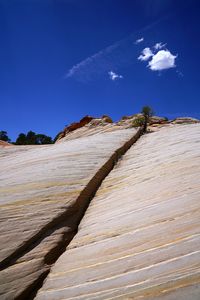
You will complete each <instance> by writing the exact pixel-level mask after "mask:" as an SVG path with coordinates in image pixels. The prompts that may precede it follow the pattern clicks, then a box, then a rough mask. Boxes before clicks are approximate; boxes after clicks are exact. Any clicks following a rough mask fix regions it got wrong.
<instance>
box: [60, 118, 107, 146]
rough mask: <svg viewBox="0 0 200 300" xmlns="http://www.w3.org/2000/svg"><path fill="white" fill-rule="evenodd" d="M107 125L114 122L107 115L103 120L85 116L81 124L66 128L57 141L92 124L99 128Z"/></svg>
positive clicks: (76, 123) (73, 124)
mask: <svg viewBox="0 0 200 300" xmlns="http://www.w3.org/2000/svg"><path fill="white" fill-rule="evenodd" d="M107 123H113V121H112V119H111V118H110V117H108V116H106V115H103V116H102V117H101V118H94V117H90V116H85V117H83V118H82V119H81V120H80V121H79V122H75V123H72V124H70V125H69V126H67V127H65V129H64V130H63V131H62V132H61V133H60V134H59V136H58V139H57V141H59V140H60V139H62V138H64V137H65V136H67V135H68V134H69V133H71V132H72V131H75V130H77V129H79V128H82V127H85V126H86V125H87V124H90V125H91V126H99V125H106V124H107Z"/></svg>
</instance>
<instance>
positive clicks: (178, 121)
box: [172, 117, 200, 124]
mask: <svg viewBox="0 0 200 300" xmlns="http://www.w3.org/2000/svg"><path fill="white" fill-rule="evenodd" d="M199 122H200V121H199V120H198V119H195V118H189V117H182V118H176V119H175V120H173V121H172V124H195V123H199Z"/></svg>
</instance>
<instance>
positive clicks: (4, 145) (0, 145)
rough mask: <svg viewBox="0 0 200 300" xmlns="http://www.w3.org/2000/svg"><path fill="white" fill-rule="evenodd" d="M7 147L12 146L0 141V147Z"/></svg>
mask: <svg viewBox="0 0 200 300" xmlns="http://www.w3.org/2000/svg"><path fill="white" fill-rule="evenodd" d="M7 146H12V144H10V143H7V142H5V141H2V140H0V147H7Z"/></svg>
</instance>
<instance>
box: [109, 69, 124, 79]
mask: <svg viewBox="0 0 200 300" xmlns="http://www.w3.org/2000/svg"><path fill="white" fill-rule="evenodd" d="M108 75H109V77H110V79H111V80H113V81H114V80H116V79H120V78H123V76H122V75H118V74H116V73H115V72H113V71H110V72H108Z"/></svg>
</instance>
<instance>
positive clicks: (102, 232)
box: [36, 124, 200, 300]
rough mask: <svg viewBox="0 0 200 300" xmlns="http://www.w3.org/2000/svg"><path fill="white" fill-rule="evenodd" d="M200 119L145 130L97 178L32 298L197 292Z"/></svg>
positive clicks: (162, 296)
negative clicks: (71, 236) (75, 223)
mask: <svg viewBox="0 0 200 300" xmlns="http://www.w3.org/2000/svg"><path fill="white" fill-rule="evenodd" d="M199 141H200V125H198V124H196V125H184V126H178V125H176V126H170V127H169V126H167V127H163V128H160V129H159V130H158V131H157V132H154V133H151V134H146V135H144V136H142V138H141V139H140V140H139V141H138V142H137V143H136V144H135V145H134V146H133V147H131V148H130V149H129V151H128V152H127V153H126V154H125V155H124V156H123V159H122V160H121V161H119V163H118V164H117V166H116V167H115V168H114V169H113V170H112V171H111V172H110V174H109V175H108V176H107V177H106V179H105V180H104V181H103V183H102V185H101V186H100V188H99V189H98V191H97V193H96V195H95V197H94V198H93V200H92V202H91V204H90V206H89V208H88V209H87V211H86V214H85V216H84V218H83V220H82V222H81V224H80V226H79V229H78V233H77V234H76V236H75V237H74V239H73V240H72V242H71V243H70V244H69V246H68V248H67V249H66V251H65V252H64V253H63V254H62V255H61V256H60V258H59V259H58V260H57V262H56V263H55V265H54V266H53V267H52V269H51V271H50V274H49V275H48V277H47V279H46V281H45V283H44V285H43V287H42V288H41V289H40V291H39V292H38V294H37V296H36V299H37V300H46V299H48V300H61V299H71V300H72V299H74V300H75V299H82V300H83V299H87V300H89V299H99V300H100V299H148V300H149V299H151V300H153V299H154V300H155V299H165V300H166V299H168V300H172V299H185V300H186V299H187V300H188V299H192V300H198V299H199V294H200V272H199V270H200V227H199V218H200V203H199V196H200V191H199V174H200V148H199Z"/></svg>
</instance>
